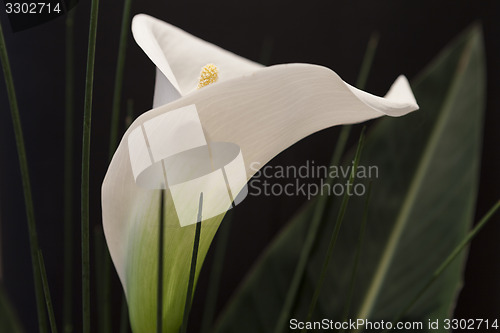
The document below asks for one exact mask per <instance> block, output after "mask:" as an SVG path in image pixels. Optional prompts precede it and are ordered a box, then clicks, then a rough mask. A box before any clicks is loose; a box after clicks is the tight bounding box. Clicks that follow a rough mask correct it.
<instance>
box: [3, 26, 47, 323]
mask: <svg viewBox="0 0 500 333" xmlns="http://www.w3.org/2000/svg"><path fill="white" fill-rule="evenodd" d="M0 60H1V62H2V69H3V72H4V77H5V85H6V87H7V95H8V98H9V104H10V112H11V115H12V124H13V127H14V135H15V138H16V146H17V155H18V157H19V168H20V171H21V179H22V184H23V192H24V203H25V205H26V216H27V220H28V233H29V242H30V250H31V264H32V267H33V279H34V284H35V296H36V306H37V314H38V326H39V331H40V332H41V333H46V332H47V318H46V315H45V309H44V307H45V306H44V304H43V302H44V301H43V298H44V297H43V286H42V280H41V278H40V267H39V265H38V254H37V251H38V236H37V232H36V224H35V210H34V207H33V198H32V195H31V185H30V179H29V171H28V160H27V158H26V149H25V147H24V138H23V130H22V126H21V118H20V115H19V107H18V105H17V98H16V91H15V88H14V80H13V78H12V72H11V69H10V63H9V56H8V54H7V46H6V44H5V39H4V36H3V30H2V25H1V24H0Z"/></svg>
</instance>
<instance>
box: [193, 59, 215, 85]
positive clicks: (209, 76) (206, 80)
mask: <svg viewBox="0 0 500 333" xmlns="http://www.w3.org/2000/svg"><path fill="white" fill-rule="evenodd" d="M218 79H219V69H218V68H217V66H215V65H214V64H208V65H205V66H203V68H202V69H201V73H200V80H199V81H198V87H197V89H200V88H203V87H205V86H208V85H209V84H211V83H214V82H217V80H218Z"/></svg>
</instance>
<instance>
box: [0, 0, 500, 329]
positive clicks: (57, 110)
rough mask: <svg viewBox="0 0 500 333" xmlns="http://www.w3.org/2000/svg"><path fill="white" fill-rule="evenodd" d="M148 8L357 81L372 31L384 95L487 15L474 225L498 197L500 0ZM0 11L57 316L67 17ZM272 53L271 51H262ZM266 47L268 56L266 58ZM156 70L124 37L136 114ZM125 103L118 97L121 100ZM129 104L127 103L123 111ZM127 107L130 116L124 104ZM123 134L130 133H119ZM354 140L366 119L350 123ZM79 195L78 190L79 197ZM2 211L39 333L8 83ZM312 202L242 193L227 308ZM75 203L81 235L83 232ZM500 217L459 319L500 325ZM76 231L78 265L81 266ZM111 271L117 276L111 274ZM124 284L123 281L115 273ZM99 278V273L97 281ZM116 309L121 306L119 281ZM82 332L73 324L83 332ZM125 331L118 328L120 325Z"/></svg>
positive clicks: (102, 63) (308, 154)
mask: <svg viewBox="0 0 500 333" xmlns="http://www.w3.org/2000/svg"><path fill="white" fill-rule="evenodd" d="M89 10H90V1H88V0H86V1H80V3H79V4H78V6H77V7H76V11H77V13H76V22H75V27H76V35H75V47H76V89H77V91H76V116H75V118H76V119H75V124H74V126H75V138H76V140H75V143H74V147H75V156H76V158H75V184H79V172H80V171H79V170H80V168H79V163H80V158H79V157H80V147H81V141H80V139H79V138H80V137H81V127H82V125H81V119H82V115H83V92H84V76H85V62H86V50H87V36H88V20H89ZM141 12H143V13H147V14H150V15H153V16H156V17H158V18H161V19H163V20H165V21H167V22H170V23H172V24H174V25H177V26H179V27H181V28H183V29H184V30H186V31H188V32H190V33H192V34H194V35H196V36H199V37H201V38H203V39H206V40H208V41H210V42H212V43H215V44H217V45H219V46H221V47H223V48H225V49H228V50H231V51H233V52H235V53H237V54H240V55H242V56H244V57H246V58H249V59H251V60H254V61H262V62H265V63H266V64H268V65H270V64H277V63H287V62H307V63H315V64H321V65H324V66H327V67H329V68H331V69H333V70H334V71H336V72H337V73H338V74H339V75H340V76H341V77H342V78H343V79H344V80H345V81H347V82H349V83H352V84H354V82H355V80H356V76H357V74H358V69H359V67H360V64H361V60H362V57H363V54H364V51H365V48H366V44H367V41H368V39H369V36H370V34H371V32H373V31H378V32H379V34H380V36H381V39H380V44H379V47H378V50H377V53H376V56H375V60H374V64H373V67H372V71H371V73H370V76H369V79H368V82H367V87H366V90H368V91H369V92H371V93H374V94H378V95H383V94H384V93H385V92H386V91H387V89H388V87H389V86H390V84H391V83H392V82H393V80H394V79H395V78H396V77H397V75H399V74H401V73H402V74H405V75H407V77H408V78H409V79H410V80H411V79H412V78H413V77H414V76H415V75H416V74H417V73H418V72H419V71H420V70H421V69H422V68H423V67H424V66H425V65H426V64H427V63H429V61H430V60H431V59H432V58H433V57H434V56H435V55H436V54H437V53H438V52H439V51H440V50H441V49H442V48H443V47H444V46H445V45H446V44H447V43H448V42H449V41H450V40H451V39H452V38H453V37H455V36H456V35H457V34H458V33H460V32H461V31H462V30H463V29H464V28H466V27H467V26H468V25H469V24H471V23H473V22H475V21H480V22H482V25H483V29H484V35H485V46H486V55H487V66H488V67H487V74H488V78H487V79H488V82H487V83H488V86H487V89H488V91H487V92H488V95H487V113H486V121H485V134H484V145H483V157H482V170H481V183H480V189H479V191H480V192H479V198H478V204H477V212H476V220H478V219H479V218H480V217H481V216H482V215H483V214H484V213H485V212H486V211H487V210H488V208H489V207H491V206H492V205H493V204H494V202H495V201H496V200H498V199H499V198H500V189H499V188H500V176H499V170H500V158H499V154H498V152H499V149H498V144H499V143H500V131H499V130H498V127H499V125H498V124H499V122H500V116H499V112H500V111H499V108H500V97H499V94H498V93H499V89H500V80H499V76H500V68H499V62H498V59H500V45H499V43H500V29H499V24H498V22H499V20H500V1H495V0H491V1H487V0H484V1H458V0H419V1H401V0H400V1H397V0H384V1H374V0H351V1H348V0H342V1H340V0H336V1H307V2H297V1H272V0H271V1H252V2H237V1H212V2H205V1H204V2H197V1H183V2H181V1H177V2H174V1H152V0H141V1H137V0H136V1H134V2H133V6H132V13H133V14H137V13H141ZM121 13H122V4H119V3H118V1H101V5H100V12H99V26H98V37H97V55H96V72H95V90H94V108H93V119H92V123H93V124H92V148H91V149H92V155H91V158H92V162H91V163H92V168H91V218H92V220H91V223H92V224H93V225H99V224H100V223H101V218H100V214H101V211H100V185H101V182H102V179H103V177H104V174H105V172H106V168H107V154H108V151H107V150H108V135H109V134H108V132H109V130H108V128H109V123H110V110H111V102H112V92H113V82H114V74H115V66H116V57H117V48H118V38H119V29H120V22H121ZM0 19H1V21H2V26H3V28H4V33H5V37H6V41H7V47H8V52H9V55H10V60H11V66H12V71H13V75H14V81H15V85H16V91H17V97H18V101H19V107H20V112H21V118H22V122H23V129H24V135H25V142H26V147H27V153H28V161H29V163H30V164H29V165H30V176H31V180H32V187H33V196H34V203H35V210H36V217H37V227H38V233H39V238H40V246H41V248H42V250H43V252H44V256H45V258H46V261H47V270H48V275H49V283H50V286H51V288H52V292H53V295H52V296H53V299H54V303H55V310H56V315H57V316H58V317H59V318H60V315H61V312H62V309H61V298H62V256H63V253H62V209H61V208H62V204H63V193H62V188H63V185H62V179H63V154H62V152H63V146H64V130H63V129H64V88H65V86H64V75H65V72H64V47H65V41H64V17H59V18H57V19H55V20H54V21H51V22H49V23H46V24H43V25H41V26H38V27H35V28H32V29H29V30H26V31H22V32H18V33H13V32H12V31H11V29H10V28H9V26H8V23H7V17H6V15H5V13H4V12H3V10H2V12H1V14H0ZM263 50H264V51H263ZM265 50H269V51H270V52H266V51H265ZM153 84H154V66H153V64H152V63H151V62H150V60H149V59H148V58H147V57H146V55H145V54H144V53H143V52H142V51H141V50H140V48H139V47H138V46H137V45H136V44H135V42H134V41H133V40H132V38H131V36H129V42H128V47H127V59H126V70H125V78H124V93H123V96H124V100H125V99H132V100H133V101H134V111H135V115H138V114H140V113H142V112H144V111H147V110H149V109H150V106H151V101H152V94H153ZM122 105H123V103H122ZM122 110H123V109H122ZM122 115H123V112H122ZM122 130H123V127H122ZM355 130H356V131H355V133H354V135H352V137H353V138H356V134H357V131H359V126H357V127H355ZM337 134H338V130H337V129H328V130H325V131H322V132H320V133H317V134H315V135H313V136H311V137H309V138H306V139H305V140H303V141H301V142H300V143H298V144H296V145H295V146H294V147H292V148H291V149H289V150H287V151H286V152H284V153H282V154H281V155H280V156H278V157H277V158H276V159H275V160H273V161H272V163H273V164H276V165H278V164H280V165H286V164H297V165H301V164H303V163H305V161H306V160H315V161H316V163H317V164H325V163H327V161H328V160H329V157H330V154H331V151H332V146H333V143H334V142H335V138H336V136H337ZM75 193H76V196H78V190H76V191H75ZM0 195H1V196H0V213H1V215H0V218H1V228H2V235H1V237H2V239H1V241H0V245H1V250H2V256H3V258H2V260H3V262H2V266H3V282H4V285H5V286H6V288H7V291H8V294H9V296H10V298H11V299H12V301H13V303H14V305H15V307H16V309H17V311H18V313H19V316H20V317H21V320H22V322H23V324H24V326H25V328H26V331H27V332H35V331H36V310H35V302H34V294H33V287H32V273H31V263H30V255H29V246H28V233H27V227H26V218H25V213H24V202H23V194H22V189H21V180H20V174H19V171H18V163H17V155H16V150H15V141H14V134H13V131H12V123H11V117H10V112H9V107H8V100H7V96H6V91H5V83H4V80H3V79H2V80H0ZM304 200H305V199H304V198H267V199H266V198H255V197H249V198H247V199H246V200H245V201H244V202H243V203H242V204H241V205H240V206H239V207H238V208H237V209H236V211H235V221H234V223H232V226H231V231H232V234H231V239H230V242H229V249H228V252H227V253H228V255H227V259H226V264H225V270H224V278H223V286H222V288H221V293H220V302H219V303H220V304H219V306H221V307H222V305H223V304H224V302H225V301H226V300H227V298H228V297H229V296H230V295H231V293H232V292H233V291H234V289H235V288H236V287H237V285H238V283H239V281H240V280H241V278H242V277H243V276H244V274H245V272H246V271H247V270H248V269H249V267H250V263H251V262H253V261H254V260H255V259H256V258H257V257H258V255H259V253H260V252H261V251H262V250H263V249H264V248H265V246H266V244H268V243H269V242H270V241H271V240H272V239H273V237H274V235H275V234H276V233H277V232H278V230H279V229H280V227H281V226H282V225H283V224H284V223H285V222H286V221H287V220H288V219H289V217H290V216H291V215H292V214H293V213H294V211H295V210H296V209H297V208H298V207H299V204H300V203H301V202H303V201H304ZM78 203H79V198H78V197H77V198H75V207H76V209H75V218H74V221H75V230H76V231H78V230H79V217H78V211H79V209H78V207H79V206H78ZM499 222H500V218H499V217H498V216H497V217H495V218H494V221H492V222H491V223H490V224H489V225H488V226H487V228H486V229H485V230H484V231H483V232H482V233H481V234H480V235H479V236H478V237H477V238H476V239H475V240H474V241H473V243H472V247H471V250H470V257H469V260H468V263H467V268H466V272H465V287H464V289H463V291H462V292H461V294H460V297H459V300H458V306H457V309H456V313H455V315H456V317H458V318H484V319H487V318H490V319H493V318H499V319H500V286H499V281H500V260H498V259H499V256H498V253H500V242H499V240H500V237H499V236H500V224H499ZM78 244H79V235H78V232H77V234H75V269H76V272H77V275H78V272H79V267H80V266H79V247H78ZM212 254H213V253H212V251H210V253H209V256H208V259H207V262H206V265H205V269H204V271H203V273H202V276H201V278H200V283H199V285H198V292H197V296H196V298H195V304H194V310H193V311H194V312H193V316H192V321H191V322H192V324H191V325H192V326H191V328H192V329H193V331H195V330H194V329H195V328H196V327H197V325H198V323H197V322H198V321H199V318H200V312H201V309H202V305H203V296H204V294H205V290H204V288H205V286H206V280H207V277H208V274H207V273H208V271H209V269H208V268H209V267H210V265H209V264H210V262H211V255H212ZM114 278H115V279H116V277H114ZM115 281H117V280H115ZM92 283H93V284H94V280H92ZM114 285H115V289H116V290H114V294H115V296H116V297H115V299H114V302H113V309H114V310H113V311H114V312H115V313H116V314H118V313H119V308H120V303H121V301H120V289H119V283H118V282H116V283H115V284H114ZM79 290H80V287H79V281H77V280H75V293H76V294H77V299H76V300H75V302H76V306H75V316H76V318H75V320H76V326H77V327H78V326H79V324H78V323H79V321H80V315H79V311H78V308H79V306H80V305H79V304H80V299H79V297H78V294H79ZM78 331H79V328H77V329H76V332H78ZM114 331H116V329H115V330H114Z"/></svg>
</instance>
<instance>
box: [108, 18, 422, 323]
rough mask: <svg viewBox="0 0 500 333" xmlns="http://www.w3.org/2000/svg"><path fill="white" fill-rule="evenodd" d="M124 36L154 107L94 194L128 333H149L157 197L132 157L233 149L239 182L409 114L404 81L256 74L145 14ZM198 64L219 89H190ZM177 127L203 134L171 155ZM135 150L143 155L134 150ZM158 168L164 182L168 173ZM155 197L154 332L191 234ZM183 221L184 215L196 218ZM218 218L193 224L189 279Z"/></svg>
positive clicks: (170, 198)
mask: <svg viewBox="0 0 500 333" xmlns="http://www.w3.org/2000/svg"><path fill="white" fill-rule="evenodd" d="M132 32H133V35H134V38H135V40H136V42H137V43H138V44H139V46H140V47H141V48H142V49H143V50H144V52H145V53H146V54H147V55H148V56H149V58H150V59H151V60H152V61H153V63H154V64H155V65H156V67H157V73H156V85H155V94H154V101H153V107H154V108H153V109H152V110H150V111H148V112H146V113H144V114H142V115H141V116H140V117H138V118H137V119H136V120H135V121H134V122H133V123H132V125H131V126H130V127H129V129H128V130H127V131H126V133H125V134H124V136H123V138H122V141H121V143H120V145H119V147H118V149H117V151H116V152H115V154H114V157H113V159H112V161H111V164H110V166H109V169H108V171H107V173H106V177H105V179H104V182H103V185H102V214H103V225H104V231H105V235H106V240H107V243H108V247H109V250H110V253H111V257H112V259H113V263H114V265H115V267H116V270H117V272H118V275H119V277H120V280H121V283H122V285H123V288H124V290H125V294H126V297H127V301H128V305H129V313H130V321H131V326H132V330H133V331H134V332H135V333H150V332H154V331H155V325H156V306H157V305H156V285H157V275H158V274H157V269H158V267H157V256H158V241H157V240H158V234H157V231H158V223H159V211H160V202H159V200H160V199H159V198H160V194H159V191H158V190H154V189H151V187H149V188H148V187H147V186H146V187H144V186H141V184H140V180H141V175H143V172H145V171H144V170H150V169H151V168H153V167H151V166H150V165H146V164H147V163H146V164H144V165H143V164H141V163H142V162H140V161H142V160H140V158H141V157H140V156H143V157H144V156H146V157H144V158H146V160H147V159H148V158H150V159H151V160H148V161H150V162H151V165H153V164H154V165H159V163H163V162H162V161H166V160H168V158H170V157H171V156H174V155H175V154H176V153H179V152H181V150H186V149H196V147H198V146H202V145H204V144H209V143H211V142H222V143H232V144H235V145H236V146H237V147H238V148H239V149H240V153H241V155H242V158H241V159H239V160H238V161H239V162H238V163H240V164H241V165H242V166H243V170H244V172H243V173H240V175H241V174H243V175H244V181H245V182H246V181H248V180H249V179H250V178H251V177H252V176H253V174H254V173H255V172H256V170H255V168H251V167H250V165H251V164H252V163H254V162H258V164H255V163H254V164H253V165H260V166H264V165H265V164H266V163H267V162H268V161H270V160H271V159H272V158H273V157H274V156H276V155H278V154H279V153H280V152H282V151H283V150H285V149H286V148H288V147H290V146H291V145H293V144H294V143H295V142H297V141H299V140H301V139H302V138H304V137H306V136H308V135H311V134H313V133H315V132H317V131H320V130H322V129H324V128H327V127H331V126H336V125H341V124H352V123H359V122H363V121H366V120H369V119H373V118H377V117H380V116H384V115H388V116H394V117H397V116H402V115H405V114H407V113H409V112H411V111H414V110H417V109H418V105H417V103H416V101H415V98H414V97H413V94H412V91H411V88H410V86H409V84H408V81H407V80H406V78H405V77H404V76H400V77H399V78H398V79H397V80H396V81H395V83H394V84H393V85H392V87H391V88H390V90H389V92H388V93H387V94H386V96H385V97H377V96H374V95H371V94H369V93H367V92H364V91H361V90H359V89H356V88H354V87H352V86H351V85H349V84H347V83H346V82H344V81H343V80H342V79H341V78H340V77H339V76H338V75H337V74H335V73H334V72H333V71H331V70H330V69H328V68H325V67H322V66H317V65H310V64H284V65H276V66H270V67H263V66H261V65H259V64H257V63H254V62H252V61H249V60H247V59H244V58H242V57H239V56H237V55H235V54H233V53H230V52H228V51H226V50H223V49H221V48H219V47H217V46H215V45H213V44H210V43H208V42H205V41H203V40H201V39H198V38H196V37H194V36H192V35H190V34H188V33H186V32H184V31H182V30H180V29H178V28H176V27H174V26H172V25H170V24H168V23H165V22H162V21H160V20H157V19H155V18H153V17H150V16H147V15H143V14H141V15H137V16H135V17H134V19H133V22H132ZM207 64H215V65H216V66H217V68H218V71H217V73H216V74H217V76H218V80H217V82H215V83H212V84H209V85H207V86H203V87H201V88H200V89H197V88H199V87H198V85H199V77H200V70H201V69H202V68H203V67H204V66H205V65H207ZM213 81H215V80H213ZM174 115H175V117H177V116H179V117H181V118H182V117H184V118H185V119H184V118H182V119H184V120H182V121H181V122H180V123H177V122H176V121H169V120H168V119H178V118H175V117H174ZM170 116H172V117H170ZM169 117H170V118H169ZM167 118H168V119H167ZM188 118H189V119H188ZM162 119H163V120H162ZM165 119H167V120H165ZM186 119H188V120H189V121H188V120H186ZM184 121H186V122H185V123H184ZM163 126H166V127H164V128H163ZM186 126H187V127H186ZM186 128H187V129H188V133H198V134H199V133H202V135H200V142H198V143H197V144H191V143H189V144H188V146H187V147H180V148H179V146H183V145H184V144H185V141H182V140H181V141H179V140H178V139H176V137H182V134H183V133H184V134H185V133H186V132H185V129H186ZM149 129H153V130H156V132H155V133H157V134H158V135H159V136H157V137H155V138H154V139H151V138H152V137H151V136H150V137H149V138H150V142H147V140H146V141H144V142H145V143H144V142H143V141H141V140H144V139H142V136H141V135H142V134H141V133H143V132H144V131H146V132H147V131H149ZM191 130H192V131H191ZM200 131H201V132H200ZM172 133H173V134H172ZM198 134H196V135H198ZM137 135H139V136H140V140H139V141H137V140H136V138H138V137H139V136H137ZM196 135H195V136H196ZM162 140H163V141H162ZM188 141H189V140H188ZM195 141H196V140H195ZM134 142H136V143H137V142H138V143H137V144H135V143H134ZM141 145H143V146H144V147H143V148H137V147H139V146H141ZM156 146H157V147H159V148H158V149H159V150H161V151H162V153H161V154H159V155H155V154H156V152H155V151H154V149H156V148H154V147H156ZM164 147H168V149H167V148H164ZM137 149H139V150H137ZM141 149H143V150H141ZM136 150H137V151H136ZM166 150H169V152H166ZM147 151H149V153H150V154H149V155H148V154H147ZM152 151H153V153H151V152H152ZM141 154H142V155H141ZM162 154H163V155H162ZM134 156H139V157H138V158H139V160H140V161H139V162H137V161H138V160H135V157H134ZM238 156H239V155H238ZM167 157H168V158H167ZM148 163H149V162H148ZM164 165H165V164H164ZM166 169H167V170H166V173H167V178H168V177H169V176H168V175H169V174H171V172H174V171H172V170H171V169H169V168H168V167H167V168H166ZM163 170H165V167H164V169H163ZM226 171H227V168H226ZM193 172H195V171H193ZM168 184H170V178H169V180H168ZM210 184H212V183H210ZM210 184H209V185H210ZM210 186H211V185H210ZM159 188H166V191H165V193H166V196H165V207H166V208H165V210H164V216H163V218H164V221H165V222H164V223H165V234H164V250H165V251H164V253H163V260H164V274H163V279H164V287H163V290H164V296H163V301H164V302H163V303H164V304H163V331H164V332H177V331H178V329H179V327H180V325H181V322H182V317H183V310H184V303H185V300H186V293H187V284H188V278H189V270H190V263H191V255H192V249H193V241H194V232H195V226H194V225H193V224H188V225H186V224H185V223H184V224H183V223H181V222H182V221H180V216H183V215H182V214H183V213H184V212H182V211H181V210H192V209H193V208H192V206H190V205H186V206H183V205H182V203H181V205H179V204H178V203H179V202H178V201H179V200H178V198H174V197H175V195H174V194H175V193H174V191H173V190H172V189H171V188H169V187H168V186H166V183H165V184H163V185H162V184H160V185H159ZM241 189H242V184H239V185H238V186H237V187H235V188H231V191H232V192H233V193H232V196H231V199H232V200H236V196H237V194H238V191H239V190H241ZM188 197H189V196H186V198H188ZM181 198H182V197H181ZM192 199H193V198H191V197H189V200H192ZM186 200H188V199H186ZM174 201H175V202H174ZM197 203H198V202H197V201H196V205H195V206H196V207H197ZM187 213H188V214H187V215H186V216H191V215H192V214H196V211H195V212H187ZM223 216H224V214H223V213H222V214H219V215H216V216H212V217H210V218H207V219H205V220H204V221H203V222H202V228H201V238H200V245H199V252H198V262H197V267H196V278H197V276H198V274H199V272H200V269H201V266H202V263H203V260H204V258H205V255H206V253H207V251H208V248H209V246H210V243H211V241H212V239H213V237H214V235H215V233H216V231H217V228H218V227H219V224H220V222H221V220H222V218H223ZM193 222H196V221H193Z"/></svg>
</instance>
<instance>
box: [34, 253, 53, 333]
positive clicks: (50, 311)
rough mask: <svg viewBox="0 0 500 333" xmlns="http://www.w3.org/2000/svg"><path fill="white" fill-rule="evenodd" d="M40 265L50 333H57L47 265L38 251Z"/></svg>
mask: <svg viewBox="0 0 500 333" xmlns="http://www.w3.org/2000/svg"><path fill="white" fill-rule="evenodd" d="M38 265H39V267H40V276H41V278H42V284H43V292H44V294H45V304H46V305H47V313H48V315H49V322H50V331H51V332H52V333H57V325H56V317H55V316H54V309H53V308H52V299H51V297H50V289H49V282H48V281H47V272H46V271H45V263H44V261H43V256H42V251H40V250H38Z"/></svg>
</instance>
